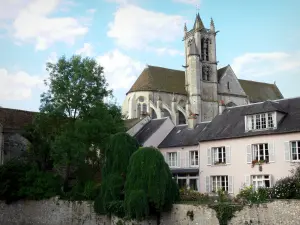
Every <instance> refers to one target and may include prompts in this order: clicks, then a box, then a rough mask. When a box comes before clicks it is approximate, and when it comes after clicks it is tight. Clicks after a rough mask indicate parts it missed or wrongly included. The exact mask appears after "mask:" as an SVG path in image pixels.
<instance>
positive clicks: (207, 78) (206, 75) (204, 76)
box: [202, 65, 211, 81]
mask: <svg viewBox="0 0 300 225" xmlns="http://www.w3.org/2000/svg"><path fill="white" fill-rule="evenodd" d="M202 80H204V81H210V80H211V77H210V67H209V66H208V65H203V67H202Z"/></svg>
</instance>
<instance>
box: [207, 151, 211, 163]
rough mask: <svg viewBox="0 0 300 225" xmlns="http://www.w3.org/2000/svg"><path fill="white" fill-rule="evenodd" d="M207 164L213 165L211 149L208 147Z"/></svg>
mask: <svg viewBox="0 0 300 225" xmlns="http://www.w3.org/2000/svg"><path fill="white" fill-rule="evenodd" d="M207 165H208V166H210V165H211V149H210V148H208V149H207Z"/></svg>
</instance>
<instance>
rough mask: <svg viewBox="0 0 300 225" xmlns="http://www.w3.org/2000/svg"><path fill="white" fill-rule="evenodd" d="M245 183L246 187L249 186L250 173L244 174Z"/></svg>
mask: <svg viewBox="0 0 300 225" xmlns="http://www.w3.org/2000/svg"><path fill="white" fill-rule="evenodd" d="M245 185H246V187H249V186H250V175H245Z"/></svg>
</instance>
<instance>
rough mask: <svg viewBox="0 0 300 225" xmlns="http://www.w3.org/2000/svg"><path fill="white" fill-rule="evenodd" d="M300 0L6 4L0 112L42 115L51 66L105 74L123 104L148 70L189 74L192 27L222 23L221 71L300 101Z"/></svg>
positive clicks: (0, 36)
mask: <svg viewBox="0 0 300 225" xmlns="http://www.w3.org/2000/svg"><path fill="white" fill-rule="evenodd" d="M299 8H300V1H299V0H286V1H282V0H264V1H261V0H252V1H241V0H226V1H223V0H200V1H199V0H85V1H83V0H0V106H2V107H6V108H16V109H23V110H31V111H38V109H39V106H40V95H41V93H43V92H44V91H46V87H45V85H44V82H43V81H44V80H45V79H47V77H48V74H47V71H46V69H45V68H46V62H52V63H55V62H56V61H57V59H58V58H59V57H61V56H62V55H66V56H67V57H70V56H72V55H73V54H81V55H82V56H84V57H85V56H88V57H93V58H95V59H96V60H97V62H98V63H99V64H100V65H101V66H103V67H104V71H105V76H106V79H107V82H108V83H109V87H110V88H111V89H113V92H114V96H115V98H116V100H117V102H118V103H119V104H120V105H121V104H122V102H123V100H124V98H125V94H126V92H127V91H128V90H129V88H130V87H131V85H132V84H133V83H134V81H135V80H136V78H137V77H138V75H139V74H140V73H141V72H142V70H143V69H144V68H145V67H146V65H153V66H162V67H167V68H172V69H180V70H182V69H183V68H182V65H183V64H184V56H183V51H184V46H183V42H182V38H183V28H184V23H186V24H187V27H188V29H191V28H192V26H193V23H194V20H195V17H196V13H197V12H198V11H199V13H200V16H201V18H202V21H203V22H204V25H205V26H206V27H207V28H209V23H210V19H211V18H213V20H214V22H215V27H216V30H218V31H219V32H218V34H217V60H218V61H219V64H218V68H221V67H223V66H226V65H228V64H230V65H231V67H232V68H233V70H234V72H235V74H236V75H237V77H238V78H241V79H249V80H256V81H262V82H268V83H274V82H276V85H277V86H278V87H279V89H280V90H281V92H282V94H283V95H284V97H285V98H290V97H297V96H300V90H299V89H298V88H299V83H300V41H299V39H300V26H299V22H298V21H300V14H299V13H298V10H299Z"/></svg>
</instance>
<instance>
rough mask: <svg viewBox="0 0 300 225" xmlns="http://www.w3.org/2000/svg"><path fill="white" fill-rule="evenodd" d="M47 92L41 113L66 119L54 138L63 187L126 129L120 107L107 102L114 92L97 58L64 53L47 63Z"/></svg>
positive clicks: (56, 166)
mask: <svg viewBox="0 0 300 225" xmlns="http://www.w3.org/2000/svg"><path fill="white" fill-rule="evenodd" d="M47 71H48V72H49V75H50V78H49V81H48V82H46V85H47V86H48V91H47V92H45V93H43V94H42V99H41V107H40V111H41V113H44V114H47V115H48V116H50V117H53V116H54V117H57V118H60V119H61V121H63V125H62V126H60V128H61V129H59V131H58V132H57V133H56V134H55V136H54V138H53V140H51V154H50V155H51V158H52V159H53V162H54V166H55V168H58V169H60V170H62V171H64V172H63V173H64V175H63V178H64V190H67V189H68V186H69V177H70V174H71V172H72V171H76V169H78V168H79V167H80V165H82V164H84V163H85V162H89V160H94V161H95V160H96V159H98V158H99V154H98V152H99V151H100V152H101V151H103V149H104V146H105V142H106V141H107V139H108V137H109V136H110V135H111V134H113V133H115V132H118V131H121V130H123V129H124V124H123V121H122V117H121V112H120V109H119V108H118V107H117V106H114V105H112V104H106V103H105V102H104V99H105V98H108V97H111V96H112V95H111V91H110V90H108V88H107V83H106V80H105V77H104V74H103V67H101V66H100V65H98V64H97V63H96V61H95V60H94V59H91V58H82V57H81V56H72V57H71V58H70V59H67V58H66V57H65V56H62V57H61V58H60V59H59V60H58V62H57V63H48V64H47Z"/></svg>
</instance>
